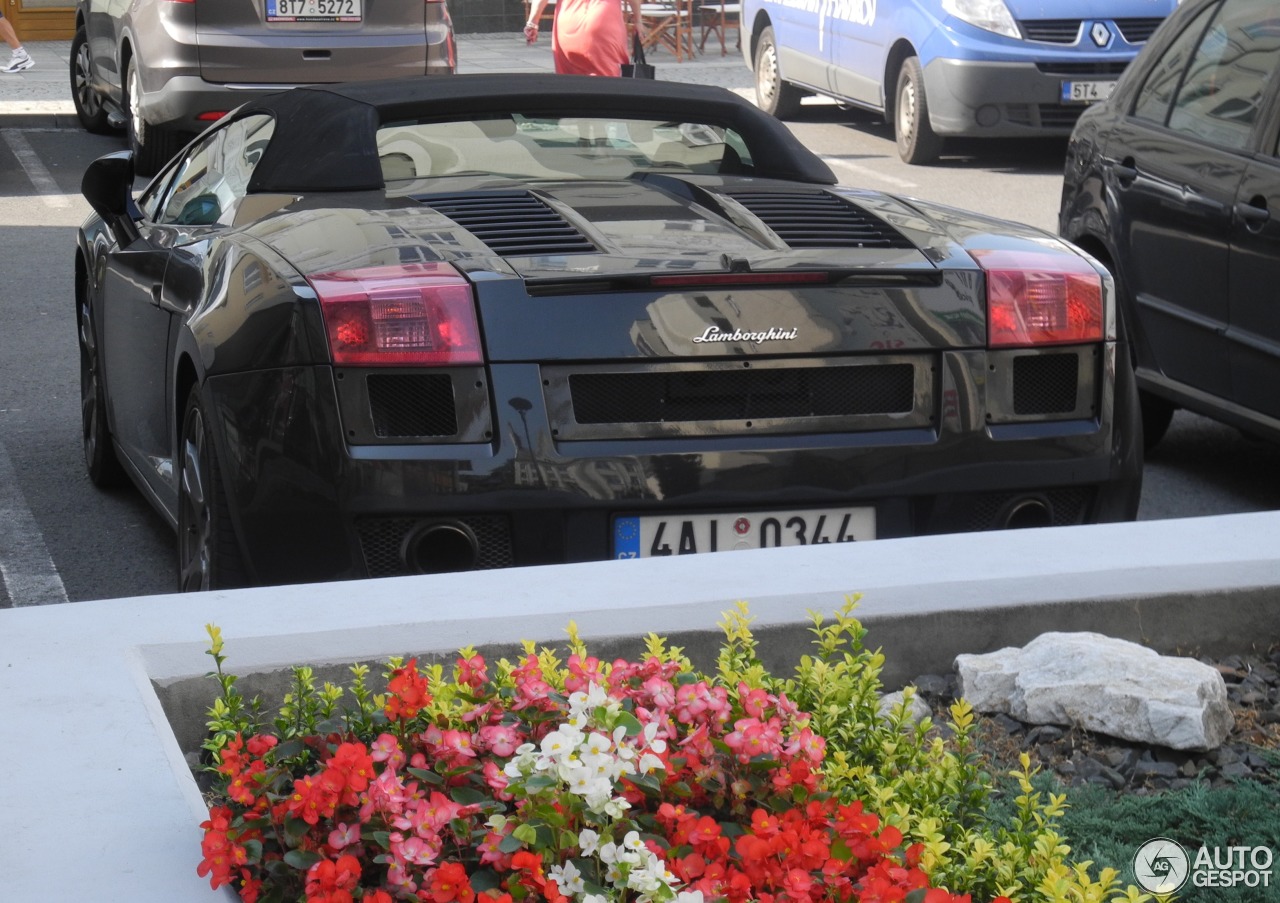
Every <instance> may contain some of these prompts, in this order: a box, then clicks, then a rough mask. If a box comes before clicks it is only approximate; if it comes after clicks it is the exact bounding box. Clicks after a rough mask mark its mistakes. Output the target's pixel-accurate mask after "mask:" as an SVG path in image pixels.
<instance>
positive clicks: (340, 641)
mask: <svg viewBox="0 0 1280 903" xmlns="http://www.w3.org/2000/svg"><path fill="white" fill-rule="evenodd" d="M1278 530H1280V513H1263V514H1242V515H1231V516H1224V517H1213V518H1192V519H1185V520H1172V521H1151V522H1142V523H1136V524H1113V525H1102V526H1090V527H1067V528H1058V529H1045V530H1025V531H1016V532H1005V533H983V534H958V535H953V536H935V537H923V538H918V539H888V540H880V541H877V542H872V543H865V544H857V545H848V544H845V545H839V546H819V547H809V548H796V549H775V550H769V551H762V552H751V553H746V554H737V555H735V554H723V555H710V556H695V557H688V558H675V559H665V560H662V559H657V560H646V561H636V562H595V563H589V564H576V565H562V566H557V567H538V568H522V569H511V570H506V571H487V572H476V573H470V574H452V575H442V576H439V577H422V578H397V579H390V580H371V581H355V582H349V583H333V584H326V585H316V586H291V587H278V588H264V589H251V590H241V591H237V592H217V593H206V594H197V595H187V596H153V597H145V598H135V599H118V600H103V601H97V602H81V603H76V604H68V605H53V606H45V607H40V608H17V609H11V610H3V611H0V698H3V699H4V700H5V701H6V716H5V718H3V719H0V748H3V749H6V750H9V751H10V754H9V756H8V758H7V760H6V766H7V767H6V768H5V769H3V770H0V811H3V812H5V813H6V814H7V815H8V816H9V817H10V818H11V819H12V820H13V821H14V822H15V823H17V824H20V825H22V830H21V831H15V832H11V834H10V836H9V837H8V839H7V841H6V843H5V844H4V845H3V846H2V847H0V899H6V900H8V899H15V900H17V899H27V898H31V899H42V898H45V897H47V896H48V893H49V887H50V881H51V880H52V879H51V876H57V883H58V886H63V887H77V888H79V887H97V888H110V892H109V893H110V896H111V898H113V899H122V900H125V899H127V900H130V901H132V903H172V901H175V900H182V901H192V903H194V901H199V900H205V899H210V900H213V899H218V900H225V899H227V898H226V897H225V896H223V895H221V894H212V893H211V892H210V891H209V889H208V885H207V883H205V882H204V881H203V880H201V879H200V878H198V877H197V876H196V874H195V867H196V864H197V862H198V860H199V840H200V831H199V828H198V825H199V822H200V821H201V820H202V818H203V817H204V813H203V803H202V800H201V798H200V794H199V792H198V790H197V788H196V784H195V781H194V779H193V778H192V776H191V774H190V771H189V768H188V765H187V762H186V759H185V754H186V752H189V751H190V750H191V749H192V745H193V743H198V739H199V734H200V732H201V730H202V722H203V720H204V716H203V711H202V708H203V706H204V705H205V704H206V702H205V700H207V698H208V695H209V693H210V692H211V691H210V687H209V683H208V682H207V681H205V680H204V678H203V677H202V675H204V674H205V672H206V671H207V670H208V669H209V662H208V659H207V658H206V657H205V656H204V654H203V650H204V648H205V643H204V625H205V624H206V623H208V622H215V623H217V624H218V625H219V626H221V628H222V629H223V633H224V635H225V637H226V641H227V653H228V655H229V661H228V668H229V669H230V670H231V671H232V672H233V673H236V674H240V675H255V676H254V677H248V676H246V677H245V678H244V680H245V684H244V685H245V687H246V688H248V687H249V686H250V684H251V682H255V681H259V680H262V681H264V686H267V685H269V681H270V679H271V674H272V672H278V671H280V670H281V669H284V668H287V667H288V666H290V665H293V664H300V663H308V664H312V665H316V666H327V665H334V666H345V665H346V664H348V663H350V662H353V661H377V662H381V661H384V660H385V659H386V658H387V657H388V656H390V655H402V654H410V653H412V654H422V655H431V654H436V655H441V656H449V655H451V653H452V652H453V651H454V650H456V649H457V648H458V647H459V646H461V645H475V646H477V647H481V648H489V649H506V650H510V649H513V648H514V647H515V645H516V644H517V643H518V641H519V640H521V639H532V640H535V641H540V642H546V643H559V642H560V640H561V639H562V638H563V636H564V629H565V626H566V625H567V623H568V622H569V621H570V620H573V621H575V622H576V623H577V624H578V625H579V628H580V631H581V633H582V635H583V637H584V638H585V639H586V640H587V642H588V643H589V645H590V646H591V648H592V649H593V651H595V652H596V654H600V655H602V656H603V655H607V654H612V653H613V651H615V650H619V651H620V650H623V649H624V648H626V647H627V644H628V643H632V644H634V638H635V637H639V636H642V635H644V634H647V633H649V632H655V633H658V634H661V635H666V636H669V637H671V638H672V640H673V642H676V643H677V644H678V645H684V646H686V647H688V650H689V653H690V655H691V656H693V657H695V658H697V659H700V660H702V661H706V660H707V657H708V656H710V655H711V654H712V653H713V650H714V648H715V646H716V644H717V643H718V641H719V636H720V631H719V628H718V626H717V625H718V623H719V622H720V621H721V620H722V613H723V612H725V611H727V610H729V609H730V608H732V607H733V605H734V604H735V602H736V601H737V600H739V599H741V600H746V601H747V602H748V603H749V604H750V609H751V613H752V614H753V615H754V616H755V618H756V621H755V624H754V629H755V631H756V634H757V636H758V637H759V638H760V640H761V645H762V649H763V650H764V652H765V655H766V657H767V658H768V659H769V662H770V664H771V665H772V666H773V667H776V668H784V669H789V667H790V664H791V663H793V662H794V658H795V656H796V655H797V654H798V653H799V652H800V651H801V650H803V651H808V649H809V645H808V644H809V634H808V628H809V626H810V622H809V617H808V612H810V611H817V612H823V613H830V612H832V611H835V610H836V609H838V608H839V607H840V606H841V605H842V604H843V602H844V599H845V598H846V596H847V595H848V594H849V593H855V592H861V593H863V594H864V596H863V599H862V602H861V604H860V607H859V609H858V616H859V617H860V619H861V620H862V621H863V623H864V624H865V625H866V626H867V628H868V630H869V635H868V644H869V645H870V646H872V647H873V648H874V647H882V648H883V649H884V651H885V653H886V655H887V656H888V663H887V664H888V667H887V670H886V673H885V677H886V683H887V684H888V685H889V686H890V687H892V686H893V685H895V684H896V683H898V682H900V681H901V680H904V679H908V678H910V677H912V676H914V675H916V674H919V673H924V672H930V671H933V672H939V671H946V670H948V669H950V667H951V661H952V659H953V658H954V655H955V654H956V653H957V652H987V651H991V650H993V649H997V648H1002V647H1004V646H1008V645H1014V644H1019V645H1020V644H1022V643H1024V642H1026V641H1027V640H1028V639H1030V638H1031V637H1033V636H1035V635H1037V634H1039V633H1041V632H1043V631H1046V630H1085V629H1087V630H1095V631H1097V632H1099V633H1104V634H1107V635H1111V636H1117V637H1121V638H1125V639H1133V640H1138V641H1142V642H1145V643H1147V644H1148V645H1151V646H1153V647H1154V648H1156V649H1158V650H1160V651H1165V652H1170V651H1186V650H1190V649H1199V650H1201V651H1204V652H1208V653H1221V652H1224V651H1235V652H1242V651H1248V650H1249V648H1250V647H1252V646H1254V645H1259V646H1265V645H1266V644H1268V643H1270V642H1276V641H1280V617H1277V613H1278V612H1280V558H1277V555H1276V551H1275V544H1274V537H1275V535H1276V534H1277V531H1278ZM655 600H657V601H655ZM256 675H264V677H262V678H258V677H257V676H256ZM277 676H278V675H277ZM171 719H172V720H173V722H174V723H171ZM123 823H127V824H128V828H127V829H122V824H123ZM70 851H74V852H70Z"/></svg>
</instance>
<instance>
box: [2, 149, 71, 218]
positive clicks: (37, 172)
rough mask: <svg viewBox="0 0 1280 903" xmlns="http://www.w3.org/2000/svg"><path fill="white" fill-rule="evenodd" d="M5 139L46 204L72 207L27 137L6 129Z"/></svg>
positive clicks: (51, 206)
mask: <svg viewBox="0 0 1280 903" xmlns="http://www.w3.org/2000/svg"><path fill="white" fill-rule="evenodd" d="M4 140H5V143H6V144H8V145H9V150H11V151H12V152H13V155H14V157H16V158H17V160H18V165H19V166H21V167H22V171H23V172H25V173H26V174H27V178H28V179H30V180H31V184H32V185H33V186H35V189H36V193H37V194H39V195H40V199H41V200H42V201H44V203H45V206H47V207H50V208H52V209H54V210H61V209H64V208H66V207H70V206H71V202H70V201H69V200H68V199H67V196H66V195H65V194H63V193H62V190H61V189H60V188H58V183H57V182H55V181H54V180H53V176H51V175H49V170H47V169H45V168H44V164H43V163H41V162H40V157H39V156H37V155H36V152H35V150H34V149H33V148H32V147H31V143H30V142H28V141H27V139H26V137H25V136H24V135H23V134H22V133H20V132H18V131H15V130H13V129H5V130H4Z"/></svg>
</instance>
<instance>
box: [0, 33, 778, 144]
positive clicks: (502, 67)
mask: <svg viewBox="0 0 1280 903" xmlns="http://www.w3.org/2000/svg"><path fill="white" fill-rule="evenodd" d="M457 40H458V72H459V73H460V74H471V73H493V72H553V71H555V69H554V66H553V64H552V61H551V37H550V35H547V36H546V37H545V38H544V39H543V40H540V41H539V42H538V43H537V44H534V45H529V44H527V43H525V40H524V37H523V36H522V35H521V34H520V33H519V32H511V33H509V34H508V33H501V34H463V35H458V37H457ZM25 46H26V48H27V52H28V53H29V54H31V58H32V59H33V60H35V66H33V67H32V68H30V69H26V70H23V71H22V72H19V73H17V74H15V75H0V127H4V128H55V129H56V128H79V123H78V122H77V120H76V115H75V107H74V105H73V104H72V102H71V69H70V66H71V42H70V41H28V42H27V43H26V45H25ZM649 62H650V63H653V64H654V65H655V66H656V67H657V71H658V78H660V79H668V80H671V81H682V82H688V83H691V84H701V85H719V86H720V87H723V88H728V89H730V90H733V91H735V92H737V93H739V94H741V95H742V96H744V97H748V98H753V97H754V88H753V85H754V78H753V76H752V73H751V70H750V69H749V68H748V67H747V65H746V63H745V62H744V61H743V59H742V54H741V53H740V52H739V51H737V50H735V49H734V48H733V47H729V48H728V52H727V53H726V54H725V55H724V56H721V55H720V46H719V43H718V42H715V41H712V42H708V45H707V50H706V52H705V53H700V54H698V55H697V56H696V57H695V58H693V59H691V60H684V61H681V62H677V61H676V58H675V57H674V56H673V55H672V54H671V53H669V52H667V51H666V50H663V49H657V50H652V51H650V52H649Z"/></svg>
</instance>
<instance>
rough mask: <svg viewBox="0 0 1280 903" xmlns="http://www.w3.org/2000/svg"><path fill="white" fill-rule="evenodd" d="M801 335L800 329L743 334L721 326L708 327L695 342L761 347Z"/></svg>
mask: <svg viewBox="0 0 1280 903" xmlns="http://www.w3.org/2000/svg"><path fill="white" fill-rule="evenodd" d="M799 334H800V330H798V329H776V328H774V327H770V328H769V329H768V330H767V331H765V332H743V331H742V330H741V329H734V330H733V332H725V331H724V330H722V329H721V328H720V327H719V326H708V327H707V331H706V332H704V333H703V334H702V335H700V336H694V338H693V341H694V342H695V343H697V344H702V343H703V342H750V343H751V344H752V345H759V344H760V343H761V342H789V341H791V340H792V339H794V338H795V337H796V336H797V335H799Z"/></svg>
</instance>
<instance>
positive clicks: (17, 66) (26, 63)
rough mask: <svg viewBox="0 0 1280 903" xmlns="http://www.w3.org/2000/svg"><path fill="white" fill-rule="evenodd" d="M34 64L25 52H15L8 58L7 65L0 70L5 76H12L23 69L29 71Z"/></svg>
mask: <svg viewBox="0 0 1280 903" xmlns="http://www.w3.org/2000/svg"><path fill="white" fill-rule="evenodd" d="M35 64H36V61H35V60H33V59H32V58H31V57H30V56H28V55H27V52H26V51H25V50H15V51H14V52H13V56H11V57H9V65H7V66H5V67H4V68H3V69H0V72H2V73H4V74H5V75H12V74H13V73H15V72H21V71H22V70H23V69H30V68H31V67H32V66H34V65H35Z"/></svg>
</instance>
